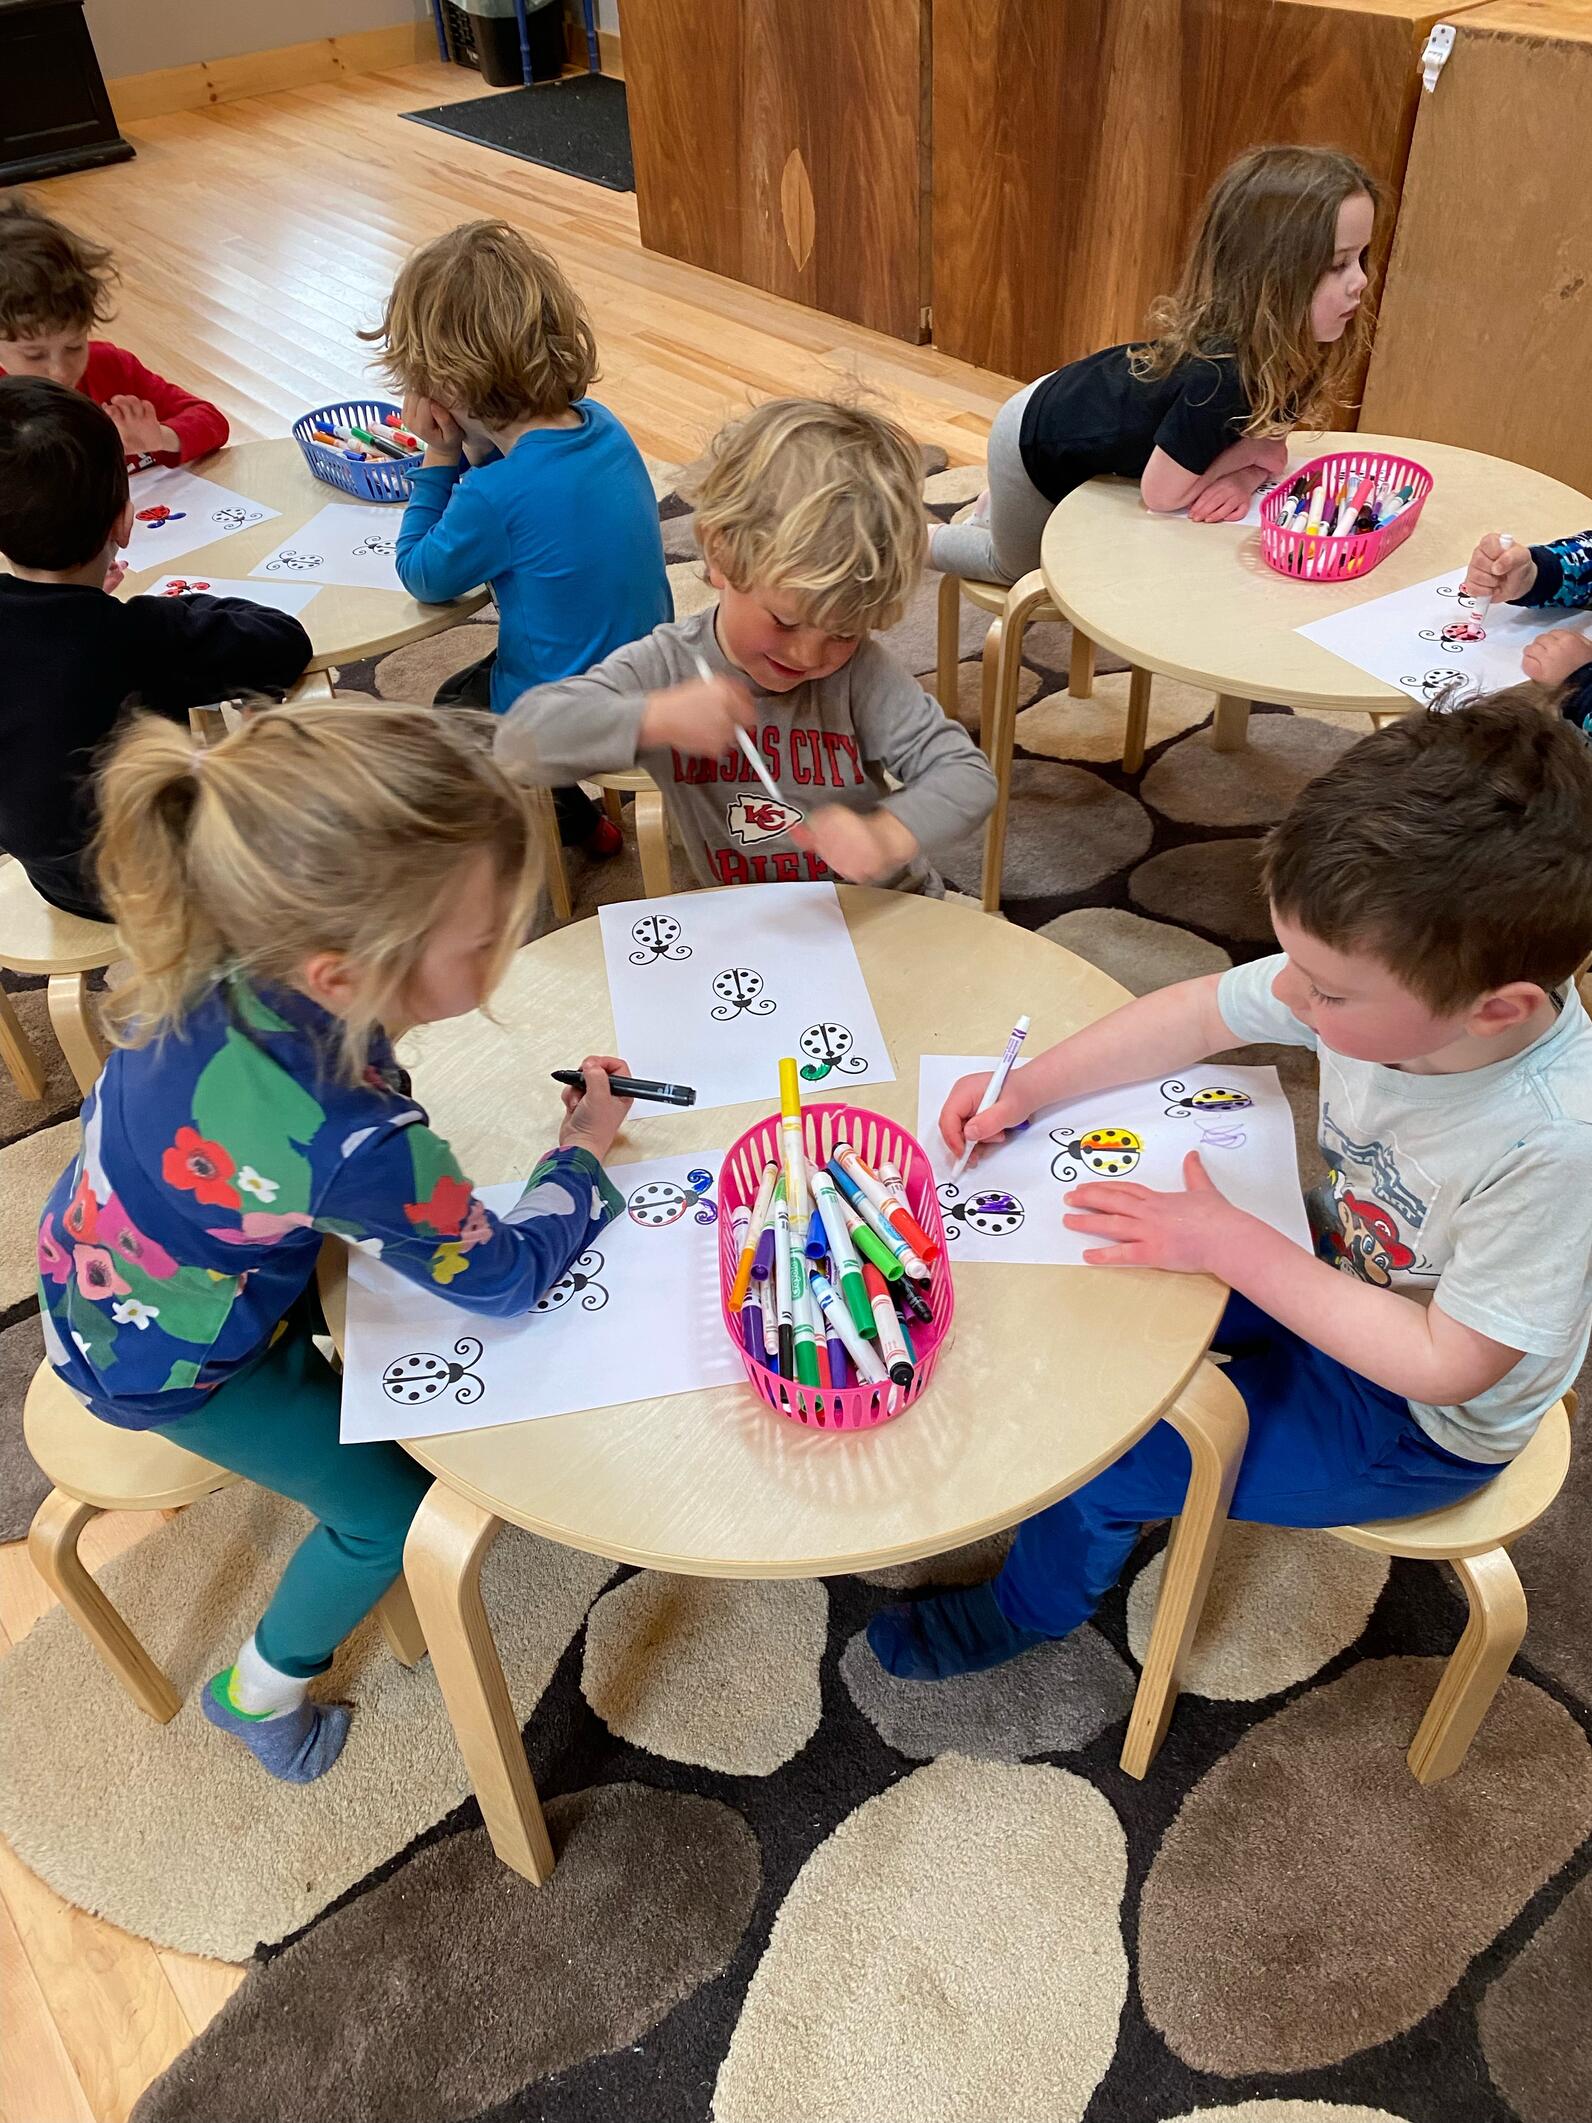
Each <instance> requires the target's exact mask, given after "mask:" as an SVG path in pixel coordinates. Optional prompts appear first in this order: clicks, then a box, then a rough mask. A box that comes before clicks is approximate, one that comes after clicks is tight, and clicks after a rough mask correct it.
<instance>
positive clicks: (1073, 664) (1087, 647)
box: [1067, 627, 1095, 700]
mask: <svg viewBox="0 0 1592 2123" xmlns="http://www.w3.org/2000/svg"><path fill="white" fill-rule="evenodd" d="M1094 667H1095V645H1094V643H1093V642H1092V641H1091V640H1090V639H1089V637H1088V635H1087V634H1080V633H1079V632H1078V629H1077V628H1076V627H1074V628H1073V630H1072V650H1071V653H1070V654H1069V656H1068V658H1067V691H1068V692H1069V693H1070V694H1071V695H1072V697H1073V699H1074V700H1090V699H1092V698H1093V697H1094V678H1095V669H1094Z"/></svg>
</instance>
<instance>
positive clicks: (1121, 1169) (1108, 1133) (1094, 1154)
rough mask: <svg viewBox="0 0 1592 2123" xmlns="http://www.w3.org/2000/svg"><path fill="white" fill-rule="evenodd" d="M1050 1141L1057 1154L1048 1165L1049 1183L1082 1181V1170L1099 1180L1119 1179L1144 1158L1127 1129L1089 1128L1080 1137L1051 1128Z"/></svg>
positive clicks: (1141, 1148)
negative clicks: (1059, 1152) (1096, 1176)
mask: <svg viewBox="0 0 1592 2123" xmlns="http://www.w3.org/2000/svg"><path fill="white" fill-rule="evenodd" d="M1050 1139H1051V1141H1052V1142H1053V1143H1055V1144H1056V1145H1057V1146H1058V1147H1059V1149H1060V1151H1061V1155H1060V1157H1058V1158H1055V1159H1054V1160H1053V1161H1052V1163H1051V1167H1050V1172H1051V1177H1052V1178H1053V1179H1063V1180H1066V1179H1082V1178H1083V1174H1084V1170H1085V1169H1086V1170H1088V1171H1090V1172H1095V1173H1098V1174H1099V1175H1100V1177H1101V1178H1102V1179H1121V1178H1122V1177H1123V1175H1124V1173H1128V1172H1131V1171H1132V1170H1133V1168H1134V1166H1135V1165H1136V1164H1137V1163H1138V1162H1139V1159H1140V1158H1141V1157H1142V1156H1143V1155H1144V1144H1143V1143H1142V1142H1141V1141H1140V1139H1139V1137H1138V1136H1136V1135H1135V1134H1134V1132H1133V1130H1132V1129H1131V1128H1091V1129H1089V1131H1088V1132H1087V1134H1084V1135H1069V1133H1068V1132H1067V1130H1066V1129H1065V1128H1052V1129H1051V1131H1050Z"/></svg>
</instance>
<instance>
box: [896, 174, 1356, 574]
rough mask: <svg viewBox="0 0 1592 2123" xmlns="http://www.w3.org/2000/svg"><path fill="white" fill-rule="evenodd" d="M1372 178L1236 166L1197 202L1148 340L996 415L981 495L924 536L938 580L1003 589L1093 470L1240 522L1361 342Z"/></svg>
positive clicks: (1022, 394) (1073, 370)
mask: <svg viewBox="0 0 1592 2123" xmlns="http://www.w3.org/2000/svg"><path fill="white" fill-rule="evenodd" d="M1375 214H1376V207H1375V187H1374V180H1373V179H1372V178H1371V177H1370V176H1368V175H1367V173H1366V172H1365V171H1364V170H1363V169H1362V168H1361V167H1360V165H1359V163H1357V162H1356V161H1354V160H1353V159H1352V157H1350V156H1348V155H1345V154H1341V153H1340V152H1338V150H1336V149H1333V148H1308V147H1267V148H1257V149H1256V150H1255V151H1254V152H1253V153H1251V154H1248V155H1244V156H1241V157H1240V158H1239V160H1238V161H1237V162H1235V163H1234V164H1233V165H1232V167H1231V168H1230V169H1229V170H1227V171H1226V173H1225V174H1224V175H1223V176H1222V178H1221V179H1220V180H1219V182H1218V183H1217V185H1216V188H1215V190H1214V191H1213V192H1212V193H1211V196H1210V198H1209V199H1208V200H1207V201H1206V205H1205V212H1204V217H1203V220H1202V222H1201V225H1200V230H1199V233H1198V235H1197V236H1196V238H1195V241H1194V248H1193V250H1192V252H1191V253H1190V255H1189V260H1188V263H1187V265H1186V266H1185V267H1184V269H1183V279H1182V283H1181V285H1180V286H1179V288H1178V290H1177V293H1176V294H1175V295H1172V296H1169V297H1167V298H1165V299H1164V300H1162V301H1161V302H1159V303H1157V305H1156V306H1155V309H1154V310H1153V312H1152V314H1151V326H1152V329H1153V331H1154V334H1155V336H1154V338H1153V339H1151V340H1150V341H1149V342H1148V343H1147V344H1144V345H1139V346H1113V347H1107V348H1106V349H1105V351H1104V352H1103V353H1099V354H1090V355H1088V356H1086V357H1085V358H1084V359H1083V360H1081V361H1074V362H1070V363H1069V364H1068V365H1067V367H1066V368H1062V369H1056V370H1055V371H1054V372H1053V373H1052V374H1050V375H1048V376H1041V377H1040V379H1039V381H1038V382H1037V383H1031V384H1029V385H1028V387H1027V388H1026V389H1025V390H1022V391H1019V392H1018V394H1017V396H1016V397H1015V398H1013V399H1011V400H1009V401H1008V402H1007V404H1006V405H1004V406H1003V407H1002V408H1001V410H1000V412H999V413H997V414H996V416H995V421H994V424H993V426H992V427H991V429H990V438H989V493H988V497H987V505H986V504H981V505H980V507H979V508H978V509H976V510H975V511H974V514H973V516H972V517H971V518H970V519H969V520H968V521H967V522H966V523H959V524H944V525H941V526H939V527H938V528H936V529H935V530H934V531H933V532H932V533H931V535H930V539H929V563H930V565H931V566H932V567H936V568H938V569H939V570H940V571H941V573H942V574H946V575H963V576H967V577H969V578H971V579H973V580H976V581H984V582H1015V581H1016V580H1017V578H1018V576H1019V575H1024V574H1027V572H1028V571H1029V569H1031V568H1036V567H1038V565H1039V540H1040V534H1041V532H1042V531H1043V530H1044V527H1045V523H1046V519H1047V518H1048V517H1049V515H1050V512H1051V510H1052V508H1054V506H1055V504H1056V503H1057V502H1058V501H1060V500H1061V498H1062V496H1063V495H1065V494H1070V493H1071V492H1072V490H1073V488H1074V487H1076V486H1081V485H1082V484H1083V482H1084V481H1085V480H1086V479H1093V478H1095V477H1096V476H1097V475H1098V474H1100V473H1103V472H1114V473H1116V474H1118V475H1119V476H1120V477H1122V478H1126V479H1137V480H1138V482H1139V491H1140V493H1141V495H1142V496H1143V499H1144V505H1145V507H1146V508H1147V509H1152V510H1154V511H1156V512H1157V513H1162V512H1164V513H1169V514H1170V513H1175V512H1176V511H1177V510H1180V509H1187V510H1188V512H1189V514H1190V516H1191V517H1192V518H1193V519H1194V521H1195V522H1196V523H1229V522H1232V521H1234V520H1236V519H1237V518H1238V517H1241V516H1243V515H1244V514H1245V513H1246V512H1247V510H1248V508H1249V504H1250V500H1251V498H1252V497H1253V495H1254V492H1255V489H1256V488H1257V487H1258V486H1260V485H1262V484H1264V483H1267V482H1269V481H1271V480H1274V479H1276V478H1277V477H1278V476H1279V475H1280V474H1281V472H1282V470H1283V467H1284V466H1285V465H1286V463H1287V451H1286V448H1285V446H1284V437H1285V436H1286V435H1287V434H1288V432H1289V430H1290V429H1291V428H1293V427H1294V426H1296V425H1299V426H1315V427H1325V426H1328V425H1330V422H1331V419H1332V416H1333V415H1334V414H1335V413H1336V412H1338V411H1339V410H1340V408H1341V392H1342V386H1343V379H1344V378H1345V376H1346V375H1347V373H1348V372H1349V371H1350V370H1351V369H1352V367H1353V366H1354V363H1355V360H1356V357H1357V355H1358V354H1359V352H1360V350H1361V345H1362V342H1363V337H1364V334H1363V331H1362V330H1356V329H1355V326H1356V323H1357V320H1358V319H1359V316H1360V309H1359V305H1360V298H1361V296H1362V295H1363V294H1364V292H1365V288H1366V274H1365V263H1364V259H1365V250H1366V247H1367V246H1368V245H1369V243H1370V241H1371V234H1372V228H1373V225H1374V221H1375Z"/></svg>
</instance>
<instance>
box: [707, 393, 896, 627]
mask: <svg viewBox="0 0 1592 2123" xmlns="http://www.w3.org/2000/svg"><path fill="white" fill-rule="evenodd" d="M691 488H692V495H691V498H692V499H693V500H694V501H695V503H696V536H697V543H698V544H699V545H700V546H701V548H702V551H703V553H704V555H706V556H707V558H709V559H710V560H711V561H712V562H713V563H714V565H715V566H716V567H718V568H720V569H721V570H722V571H723V573H724V574H725V575H726V576H728V578H729V580H730V581H731V582H732V583H733V584H734V585H735V587H736V588H737V589H738V590H750V589H754V588H757V589H766V590H783V591H786V592H788V594H789V595H790V596H791V597H792V598H794V599H796V600H797V601H798V602H799V603H800V605H801V610H802V616H803V617H804V618H805V619H806V621H807V622H808V624H809V625H811V626H818V627H824V628H826V629H828V630H829V631H831V632H833V633H836V634H862V633H865V632H867V631H868V630H869V629H870V628H873V627H888V626H893V625H894V624H895V622H896V620H897V619H899V618H900V616H901V614H902V612H903V610H904V609H905V607H906V602H907V599H908V598H909V597H910V596H911V595H912V592H913V590H914V589H915V588H916V586H917V581H918V577H919V575H920V574H921V573H922V571H923V556H924V551H925V548H926V544H927V535H928V534H927V530H926V527H925V521H924V513H923V460H922V458H921V457H920V456H919V454H918V447H917V444H916V443H915V442H914V441H913V440H912V438H911V436H910V435H909V434H908V433H907V432H906V430H905V429H904V428H902V427H899V426H898V425H897V424H896V422H895V421H893V420H887V419H885V417H884V416H883V414H881V413H873V412H869V411H868V410H867V409H866V408H864V407H862V406H857V405H841V404H838V403H837V402H835V401H834V400H832V399H827V398H772V399H770V400H769V401H768V403H767V404H766V405H760V406H758V407H757V408H756V410H755V411H753V412H751V413H748V414H747V415H746V417H745V418H744V419H742V420H736V421H732V422H731V423H730V425H729V426H728V427H725V428H721V429H720V430H719V432H718V434H717V435H716V436H715V437H714V438H713V441H712V443H711V444H710V445H709V447H708V452H707V456H706V457H705V458H704V459H703V461H702V463H701V465H700V466H699V467H698V468H697V470H696V472H695V474H694V476H693V478H692V481H691Z"/></svg>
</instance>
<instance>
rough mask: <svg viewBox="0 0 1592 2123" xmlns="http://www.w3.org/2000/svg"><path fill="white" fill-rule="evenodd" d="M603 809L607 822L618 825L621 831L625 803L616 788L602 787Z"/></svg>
mask: <svg viewBox="0 0 1592 2123" xmlns="http://www.w3.org/2000/svg"><path fill="white" fill-rule="evenodd" d="M603 809H604V811H606V812H607V814H608V823H609V824H610V825H611V826H617V827H619V828H620V830H621V831H623V829H624V823H625V803H624V798H623V797H622V796H621V795H620V793H619V791H618V790H617V789H604V791H603Z"/></svg>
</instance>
